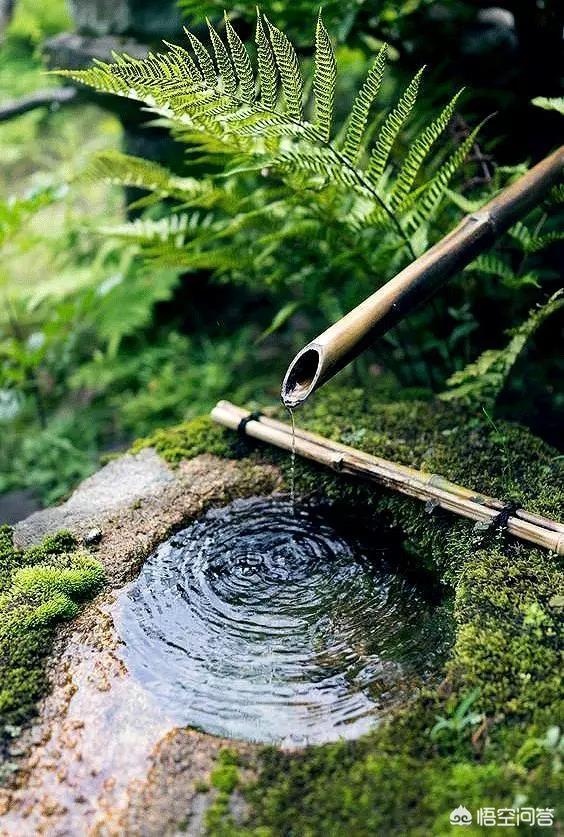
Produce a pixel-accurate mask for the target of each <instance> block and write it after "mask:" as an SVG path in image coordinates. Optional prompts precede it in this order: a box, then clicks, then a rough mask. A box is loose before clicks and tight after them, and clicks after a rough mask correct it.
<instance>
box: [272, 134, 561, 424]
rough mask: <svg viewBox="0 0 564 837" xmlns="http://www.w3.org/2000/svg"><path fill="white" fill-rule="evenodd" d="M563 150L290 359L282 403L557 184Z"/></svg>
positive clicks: (316, 381)
mask: <svg viewBox="0 0 564 837" xmlns="http://www.w3.org/2000/svg"><path fill="white" fill-rule="evenodd" d="M563 168H564V146H561V147H560V148H559V149H557V150H556V151H554V152H553V153H552V154H551V155H550V156H548V157H546V158H545V159H544V160H542V161H541V162H540V163H538V164H537V165H536V166H534V167H533V168H532V169H531V170H530V171H528V172H527V173H526V174H524V175H523V176H522V177H520V178H519V180H517V181H516V182H515V183H512V184H511V185H510V186H508V187H507V188H506V189H504V190H503V192H501V193H500V194H499V195H497V196H496V197H495V198H493V200H491V201H489V203H487V204H485V206H483V207H482V208H481V209H480V210H478V211H477V212H473V213H471V214H470V215H467V216H466V217H465V218H464V219H463V220H462V221H461V222H460V224H459V225H458V226H457V227H456V228H455V229H454V230H453V231H452V232H450V233H449V234H448V235H447V236H445V238H443V239H441V241H439V242H438V243H437V244H435V245H434V246H433V247H431V248H430V249H429V250H427V252H426V253H424V254H423V255H422V256H420V257H419V258H418V259H416V260H415V261H414V262H412V263H411V264H410V265H408V266H407V267H406V268H405V269H404V270H402V271H401V272H400V273H398V274H397V276H395V277H394V278H393V279H391V280H390V281H389V282H387V283H386V284H385V285H384V286H383V287H381V288H379V289H378V290H377V291H376V293H374V294H372V296H369V297H368V299H365V300H364V302H361V303H360V305H358V306H357V307H356V308H354V309H353V310H352V311H349V313H348V314H345V316H344V317H342V318H341V319H340V320H339V321H338V322H336V323H335V324H334V325H332V326H330V328H328V329H327V330H326V331H324V332H323V334H320V335H319V337H316V338H315V340H312V341H311V342H310V343H308V344H307V346H305V347H304V348H303V349H302V350H301V351H300V352H298V354H297V355H296V357H295V358H294V360H293V361H292V363H291V364H290V366H289V367H288V371H287V372H286V375H285V377H284V381H283V383H282V393H281V395H282V401H283V402H284V404H285V405H286V406H287V407H291V408H295V407H298V406H299V405H300V404H303V402H304V401H305V400H306V398H307V397H308V396H309V395H311V393H312V392H314V390H316V389H317V388H318V387H320V386H322V385H323V384H324V383H326V382H327V381H328V380H330V378H332V377H333V375H335V374H336V373H337V372H339V371H340V370H341V369H343V368H344V367H345V366H346V365H347V364H348V363H350V361H351V360H353V359H354V358H355V357H356V356H357V355H359V354H360V353H361V352H362V351H363V350H364V349H365V348H366V347H367V346H368V345H370V343H372V342H373V340H374V339H375V338H376V337H378V336H379V335H381V334H383V333H384V332H386V331H388V330H389V329H390V328H392V326H394V325H396V324H397V323H398V322H399V321H400V320H402V319H403V318H404V317H405V316H406V314H408V313H409V312H410V311H411V310H412V309H413V308H415V307H416V306H417V305H418V304H419V303H421V302H423V301H424V300H426V299H428V298H429V297H430V296H432V295H433V294H434V293H435V292H436V291H437V290H438V289H439V288H441V287H442V286H443V285H444V284H445V283H446V282H447V281H448V280H449V279H450V278H451V277H452V276H454V275H455V274H456V273H457V272H458V271H459V270H461V269H462V268H463V267H465V266H466V265H467V264H469V263H470V262H471V261H473V260H474V259H475V258H476V256H477V255H478V254H479V253H482V252H483V251H484V250H486V249H487V248H488V247H490V246H491V245H492V244H493V242H494V241H495V240H496V239H497V238H498V237H499V236H500V235H501V234H502V233H504V232H505V231H506V230H507V229H509V227H510V226H512V224H514V223H515V222H516V221H518V220H519V219H520V218H522V217H523V216H524V215H525V214H526V213H527V212H528V211H529V210H530V209H532V208H533V207H534V206H536V205H537V204H538V203H540V201H541V200H542V199H543V197H544V196H545V195H546V193H547V192H548V190H549V189H550V187H551V186H552V185H553V184H554V183H556V182H557V181H558V179H559V178H560V177H561V175H562V170H563Z"/></svg>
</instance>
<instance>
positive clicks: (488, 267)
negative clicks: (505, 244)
mask: <svg viewBox="0 0 564 837" xmlns="http://www.w3.org/2000/svg"><path fill="white" fill-rule="evenodd" d="M464 270H465V271H468V272H477V273H483V274H484V275H486V276H495V277H497V278H498V279H501V281H502V283H503V284H504V285H505V286H506V287H507V288H513V289H517V288H522V287H523V286H524V285H533V286H534V287H537V288H538V287H540V285H539V281H538V278H537V275H536V274H535V273H531V272H529V273H515V272H514V271H513V270H512V268H511V267H510V266H509V265H508V264H507V263H506V262H504V261H503V259H500V258H499V256H496V255H495V253H481V254H480V255H479V256H478V257H477V258H476V259H474V261H473V262H471V264H469V265H467V266H466V267H465V268H464Z"/></svg>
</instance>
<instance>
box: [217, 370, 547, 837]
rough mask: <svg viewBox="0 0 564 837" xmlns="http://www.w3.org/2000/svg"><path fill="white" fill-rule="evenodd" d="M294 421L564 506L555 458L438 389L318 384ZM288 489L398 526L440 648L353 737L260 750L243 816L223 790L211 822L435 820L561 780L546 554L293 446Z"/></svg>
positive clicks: (354, 829) (408, 823)
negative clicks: (438, 605) (409, 396)
mask: <svg viewBox="0 0 564 837" xmlns="http://www.w3.org/2000/svg"><path fill="white" fill-rule="evenodd" d="M297 423H298V426H300V427H305V428H308V429H311V430H314V431H316V432H320V433H322V434H324V435H325V436H328V437H330V438H333V439H336V440H339V441H342V442H345V443H346V444H350V445H353V446H355V447H359V448H361V449H363V450H366V451H368V452H371V453H374V454H377V455H379V456H384V457H386V458H388V459H394V460H396V461H399V462H402V463H404V464H406V465H410V466H413V467H417V468H423V469H425V470H427V471H431V472H434V473H439V474H441V475H442V476H444V477H447V478H448V479H451V480H453V481H456V482H460V483H462V484H463V485H466V486H468V487H469V488H472V489H473V490H476V491H481V492H483V493H488V494H491V495H493V496H497V497H499V498H501V499H505V500H508V501H509V500H511V501H514V502H517V503H519V504H520V505H522V506H524V507H527V508H529V509H531V510H534V511H537V512H539V513H542V514H544V515H546V516H548V517H553V518H555V519H562V517H563V512H564V492H563V486H564V479H563V477H564V463H563V462H562V460H561V459H558V458H557V452H556V451H554V450H553V449H551V448H550V447H549V446H548V445H546V444H545V443H544V442H542V441H541V440H539V439H537V438H535V437H533V436H532V435H531V434H530V433H529V432H528V431H527V430H526V429H525V428H522V427H519V426H517V425H512V424H509V423H507V422H498V423H497V424H493V423H492V422H491V421H490V420H489V419H488V418H486V417H481V416H476V415H468V414H467V413H465V412H463V411H461V410H460V409H453V408H452V406H450V405H446V404H442V403H434V402H402V403H397V404H381V403H379V402H378V400H377V399H371V398H370V397H367V396H366V395H365V394H364V393H362V392H361V391H359V390H353V391H347V392H346V394H343V391H341V390H339V389H338V388H336V387H331V388H329V389H327V390H326V391H322V392H320V393H319V394H317V395H316V396H315V398H314V399H312V401H311V405H307V406H306V408H305V409H304V410H303V411H301V412H300V413H298V415H297ZM257 456H258V457H259V458H261V459H266V460H268V461H273V462H276V463H277V464H278V465H279V467H280V468H281V469H282V470H283V471H284V472H285V473H286V474H289V468H290V463H289V457H288V456H287V455H286V454H285V453H282V452H280V451H276V450H274V449H272V448H267V447H259V449H258V452H255V453H253V457H255V458H256V457H257ZM296 490H297V491H298V492H299V493H301V494H312V495H315V494H318V493H320V494H323V495H325V496H327V497H329V498H330V499H333V500H334V501H335V502H336V503H344V504H347V505H350V506H355V507H358V508H362V509H363V512H364V513H365V514H367V515H384V516H385V518H387V520H388V522H389V523H391V524H392V525H394V526H397V527H398V528H399V529H400V530H401V532H402V533H403V537H404V541H405V545H406V547H407V549H408V551H409V552H410V553H411V555H412V556H413V560H415V561H418V562H420V563H421V564H422V565H423V566H425V567H426V568H427V569H431V570H432V571H433V572H434V573H435V574H436V576H437V577H438V578H439V580H440V581H441V582H442V583H443V584H444V585H447V586H448V587H450V588H451V590H452V593H453V595H454V616H453V618H454V622H455V625H454V643H453V648H452V651H451V655H450V659H449V660H448V662H447V664H446V667H445V671H444V681H443V683H442V684H441V686H440V687H439V686H438V687H437V688H436V689H435V690H434V691H429V692H427V693H425V694H423V695H421V696H420V697H419V698H417V699H416V700H415V701H414V702H413V703H412V704H411V705H410V706H409V707H407V708H406V709H404V710H403V711H401V712H399V713H397V714H396V715H395V716H394V718H393V719H392V720H391V722H389V723H386V724H383V725H382V726H381V727H379V728H378V729H377V730H375V731H374V732H373V733H371V734H370V735H368V736H366V737H364V738H363V739H360V740H359V741H356V742H353V743H338V744H331V745H326V746H323V747H316V748H311V749H309V750H306V751H304V752H302V753H293V754H284V753H280V752H278V751H275V750H268V751H266V752H265V754H264V755H263V757H262V758H261V759H260V760H259V764H258V771H259V772H258V779H257V781H256V782H255V783H254V784H251V785H247V786H246V787H245V786H244V787H243V791H244V792H245V793H246V795H247V797H248V799H249V801H250V803H251V809H252V813H251V816H250V818H249V820H248V822H247V823H246V824H245V825H243V826H238V827H235V826H234V825H233V823H232V822H231V819H230V817H229V813H228V805H227V802H226V801H225V800H223V801H222V803H221V805H220V806H219V807H216V808H215V809H214V813H213V816H212V817H211V818H209V819H208V830H209V832H210V833H211V834H215V835H223V834H229V835H254V837H259V836H260V837H267V835H271V837H278V835H288V837H293V835H296V837H297V835H300V837H302V836H303V837H307V835H324V834H335V835H340V834H354V835H355V837H357V836H358V837H362V835H373V834H386V835H394V834H398V835H399V834H413V835H429V834H441V835H442V834H448V833H450V832H451V827H450V825H449V822H448V817H449V813H450V811H451V810H452V809H453V808H455V807H457V806H458V805H461V804H462V805H465V806H466V807H467V808H469V809H470V810H471V811H472V812H474V813H475V811H476V809H477V808H479V807H482V806H483V807H494V808H497V807H514V806H515V805H516V804H521V805H523V804H526V805H532V806H533V807H536V806H538V807H547V806H548V807H554V806H555V804H556V802H557V800H558V799H561V798H562V796H563V795H562V775H563V774H562V771H560V772H558V766H559V759H560V756H559V755H558V752H557V746H559V745H554V744H550V742H549V743H547V741H548V740H549V739H550V740H552V739H551V738H550V736H551V733H550V730H551V729H553V727H554V719H555V718H558V717H562V716H563V710H564V705H563V701H562V698H561V692H562V688H561V676H560V671H561V668H560V667H561V661H560V658H559V650H560V649H561V637H560V636H559V631H560V630H561V624H562V618H561V617H562V610H561V607H560V606H559V602H561V601H562V594H563V592H564V577H563V574H562V572H561V569H560V567H559V564H558V561H557V559H556V558H555V556H553V555H551V554H550V553H549V552H547V551H546V550H541V549H536V548H532V547H529V546H527V545H526V544H523V543H520V542H518V541H516V540H515V539H513V538H510V537H509V536H507V534H506V533H505V532H504V531H503V529H502V528H493V529H491V530H490V531H484V530H482V529H480V528H475V527H474V525H473V524H472V522H470V521H466V520H464V519H460V518H455V517H454V516H453V515H451V514H448V513H446V512H442V511H441V510H433V511H432V512H429V511H427V510H426V509H425V506H424V505H423V504H422V503H420V502H417V501H415V500H410V499H409V498H405V497H402V496H401V495H399V494H394V493H392V492H389V491H386V490H384V489H379V488H378V487H377V486H375V485H370V484H367V483H362V482H360V481H352V480H346V479H344V478H342V477H339V476H336V475H335V474H333V473H331V472H329V471H326V470H324V469H321V468H318V467H316V466H315V465H313V464H310V463H307V462H305V461H303V460H301V461H300V460H299V461H298V463H297V467H296ZM472 692H476V694H477V696H476V698H475V701H474V702H473V703H472V706H471V710H469V711H471V713H473V714H474V715H475V716H476V717H475V718H472V719H471V720H470V722H468V723H465V724H458V725H456V724H454V725H452V730H454V732H453V731H452V730H451V732H452V734H446V735H443V734H440V735H437V736H435V737H432V736H431V730H432V729H433V728H434V727H435V725H436V722H437V718H438V717H439V716H442V717H447V718H449V717H453V714H454V713H455V712H456V709H457V707H459V706H460V704H461V703H462V702H463V701H464V699H465V698H466V697H467V696H469V695H470V694H472ZM455 727H456V729H455ZM552 738H554V733H552ZM539 742H542V743H539ZM222 793H223V792H222ZM222 810H223V814H221V811H222ZM500 830H501V829H500ZM466 831H467V833H469V834H478V833H481V832H480V831H479V829H477V828H476V829H475V828H473V827H472V828H470V829H466ZM492 833H496V829H492ZM531 833H533V830H532V831H531Z"/></svg>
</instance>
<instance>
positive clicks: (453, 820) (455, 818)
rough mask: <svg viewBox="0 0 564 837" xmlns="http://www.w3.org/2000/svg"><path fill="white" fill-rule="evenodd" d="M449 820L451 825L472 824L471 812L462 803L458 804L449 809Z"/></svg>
mask: <svg viewBox="0 0 564 837" xmlns="http://www.w3.org/2000/svg"><path fill="white" fill-rule="evenodd" d="M449 821H450V824H451V825H472V814H471V813H470V811H469V810H468V808H465V807H464V805H459V806H458V808H455V809H454V811H451V813H450V817H449Z"/></svg>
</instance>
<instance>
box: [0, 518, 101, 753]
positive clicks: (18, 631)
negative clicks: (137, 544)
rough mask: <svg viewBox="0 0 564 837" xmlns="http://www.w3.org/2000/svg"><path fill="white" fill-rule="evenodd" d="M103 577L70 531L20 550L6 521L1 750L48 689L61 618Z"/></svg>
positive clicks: (0, 624) (0, 604)
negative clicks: (49, 659)
mask: <svg viewBox="0 0 564 837" xmlns="http://www.w3.org/2000/svg"><path fill="white" fill-rule="evenodd" d="M102 581H103V570H102V567H101V565H100V564H99V563H98V562H97V561H95V560H94V559H93V558H92V557H91V556H90V555H89V554H88V553H86V552H84V551H83V550H79V549H78V548H77V542H76V540H75V539H74V538H73V537H72V535H71V534H70V533H69V532H60V533H58V534H56V535H51V536H49V537H47V538H45V540H44V541H43V542H42V543H41V544H40V545H38V546H34V547H31V548H30V549H27V550H20V549H17V548H16V547H15V546H14V542H13V533H12V530H11V529H10V527H8V526H2V527H0V752H1V750H2V748H3V746H4V745H5V744H6V742H7V740H8V739H9V738H11V737H12V736H13V734H14V732H15V730H16V728H17V727H18V726H19V725H21V724H22V723H23V722H24V721H26V720H27V719H28V718H29V717H30V715H31V714H32V713H33V710H34V706H35V703H36V701H37V700H38V698H39V697H40V696H41V695H42V693H43V691H44V688H45V676H44V663H45V658H46V656H47V654H48V653H49V649H50V647H51V643H52V639H53V634H54V629H55V626H56V624H57V623H58V622H60V621H61V620H63V619H69V618H71V617H73V616H75V614H76V613H77V611H78V609H79V604H80V602H82V601H84V600H85V599H87V598H89V597H90V596H92V595H93V594H94V593H95V592H96V591H97V590H98V589H99V588H100V587H101V585H102Z"/></svg>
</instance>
